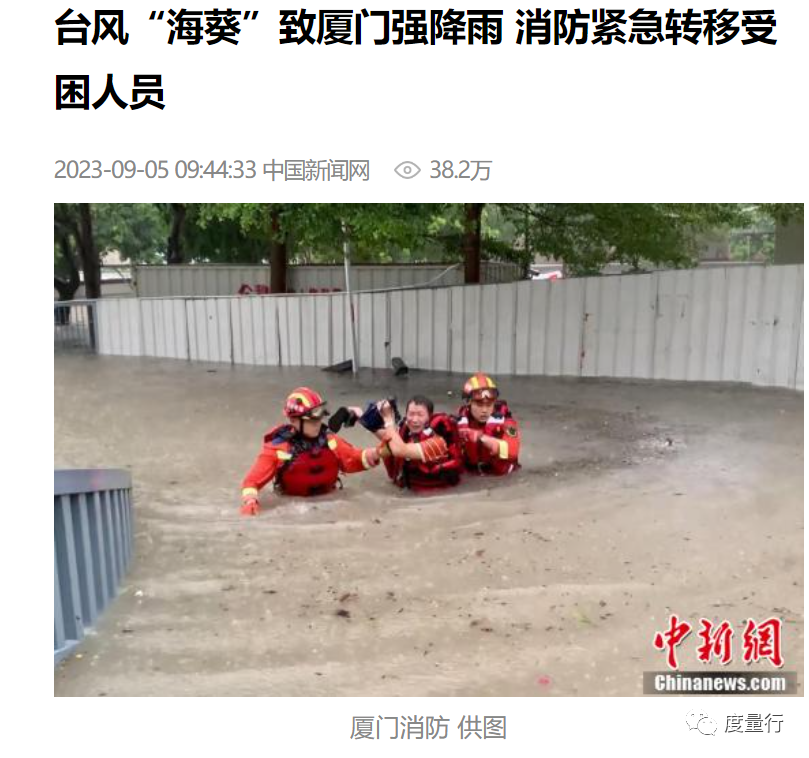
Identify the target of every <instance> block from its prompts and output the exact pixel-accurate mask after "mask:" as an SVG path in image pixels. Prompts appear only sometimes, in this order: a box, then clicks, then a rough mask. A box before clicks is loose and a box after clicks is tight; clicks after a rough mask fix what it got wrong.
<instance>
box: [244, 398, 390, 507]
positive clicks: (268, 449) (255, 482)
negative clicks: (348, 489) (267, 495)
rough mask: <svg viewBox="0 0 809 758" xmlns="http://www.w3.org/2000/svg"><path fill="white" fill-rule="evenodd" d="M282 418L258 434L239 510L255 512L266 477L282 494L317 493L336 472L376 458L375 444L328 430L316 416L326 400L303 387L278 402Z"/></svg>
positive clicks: (358, 468)
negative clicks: (357, 443)
mask: <svg viewBox="0 0 809 758" xmlns="http://www.w3.org/2000/svg"><path fill="white" fill-rule="evenodd" d="M284 414H285V415H286V417H287V419H288V423H286V424H280V425H279V426H276V427H274V428H273V429H271V430H270V431H269V432H267V434H265V435H264V446H263V448H262V450H261V453H260V454H259V456H258V458H256V462H255V463H254V464H253V466H252V468H251V469H250V471H248V473H247V476H245V478H244V481H243V482H242V507H241V513H242V515H244V516H257V515H258V513H259V510H260V506H259V501H258V493H259V490H261V488H262V487H264V486H265V485H266V484H268V483H269V482H271V481H272V482H274V484H275V487H276V489H277V490H279V491H280V492H282V493H283V494H286V495H295V496H299V497H308V496H310V495H322V494H324V493H326V492H330V491H331V490H333V489H334V488H335V486H336V485H337V482H338V480H339V476H340V474H341V473H345V474H354V473H357V472H360V471H365V470H366V469H369V468H372V467H373V466H376V465H377V464H378V463H379V453H378V452H377V450H376V448H373V447H371V448H366V449H364V450H361V449H359V448H356V447H354V446H353V445H351V444H349V443H348V442H346V441H345V440H344V439H342V438H340V437H338V436H337V435H336V434H332V433H331V432H330V431H329V430H328V429H327V427H326V425H325V424H324V423H323V421H322V419H323V418H324V417H325V416H327V415H328V411H327V410H326V402H325V401H324V400H323V398H322V397H321V396H320V395H319V394H318V393H317V392H315V391H313V390H311V389H309V388H308V387H299V388H298V389H295V390H293V391H292V392H291V393H290V395H289V397H288V398H287V399H286V403H285V404H284Z"/></svg>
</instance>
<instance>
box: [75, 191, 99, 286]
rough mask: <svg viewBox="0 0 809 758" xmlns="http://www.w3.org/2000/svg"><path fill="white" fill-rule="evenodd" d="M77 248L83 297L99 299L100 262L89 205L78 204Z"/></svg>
mask: <svg viewBox="0 0 809 758" xmlns="http://www.w3.org/2000/svg"><path fill="white" fill-rule="evenodd" d="M78 243H79V245H78V247H79V256H80V257H81V263H82V271H84V296H85V297H86V298H87V299H88V300H97V299H98V298H100V297H101V261H100V259H99V257H98V250H97V249H96V245H95V240H94V239H93V220H92V217H91V212H90V203H79V227H78Z"/></svg>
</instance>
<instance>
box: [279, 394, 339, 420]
mask: <svg viewBox="0 0 809 758" xmlns="http://www.w3.org/2000/svg"><path fill="white" fill-rule="evenodd" d="M284 413H285V414H286V415H287V416H289V418H307V417H308V418H321V417H323V416H328V415H329V412H328V411H327V410H326V401H325V400H324V399H323V398H322V397H321V396H320V395H319V394H318V393H317V392H315V391H314V390H310V389H309V388H308V387H297V388H296V389H294V390H292V392H290V393H289V397H287V399H286V402H285V403H284Z"/></svg>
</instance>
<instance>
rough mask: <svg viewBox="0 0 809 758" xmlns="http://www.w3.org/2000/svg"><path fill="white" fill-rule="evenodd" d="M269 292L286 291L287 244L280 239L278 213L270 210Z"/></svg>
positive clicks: (283, 239)
mask: <svg viewBox="0 0 809 758" xmlns="http://www.w3.org/2000/svg"><path fill="white" fill-rule="evenodd" d="M270 228H271V229H272V239H271V240H270V292H272V293H273V294H278V293H282V292H286V291H287V243H286V238H282V237H281V219H280V217H279V215H278V211H276V210H272V209H271V210H270Z"/></svg>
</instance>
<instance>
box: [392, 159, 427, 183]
mask: <svg viewBox="0 0 809 758" xmlns="http://www.w3.org/2000/svg"><path fill="white" fill-rule="evenodd" d="M393 170H394V171H395V172H396V173H397V174H399V176H401V177H402V179H412V178H413V177H414V176H416V175H417V174H419V173H421V169H420V168H419V167H418V166H417V165H416V164H415V163H413V161H402V162H401V163H400V164H399V165H398V166H397V167H396V168H395V169H393Z"/></svg>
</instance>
